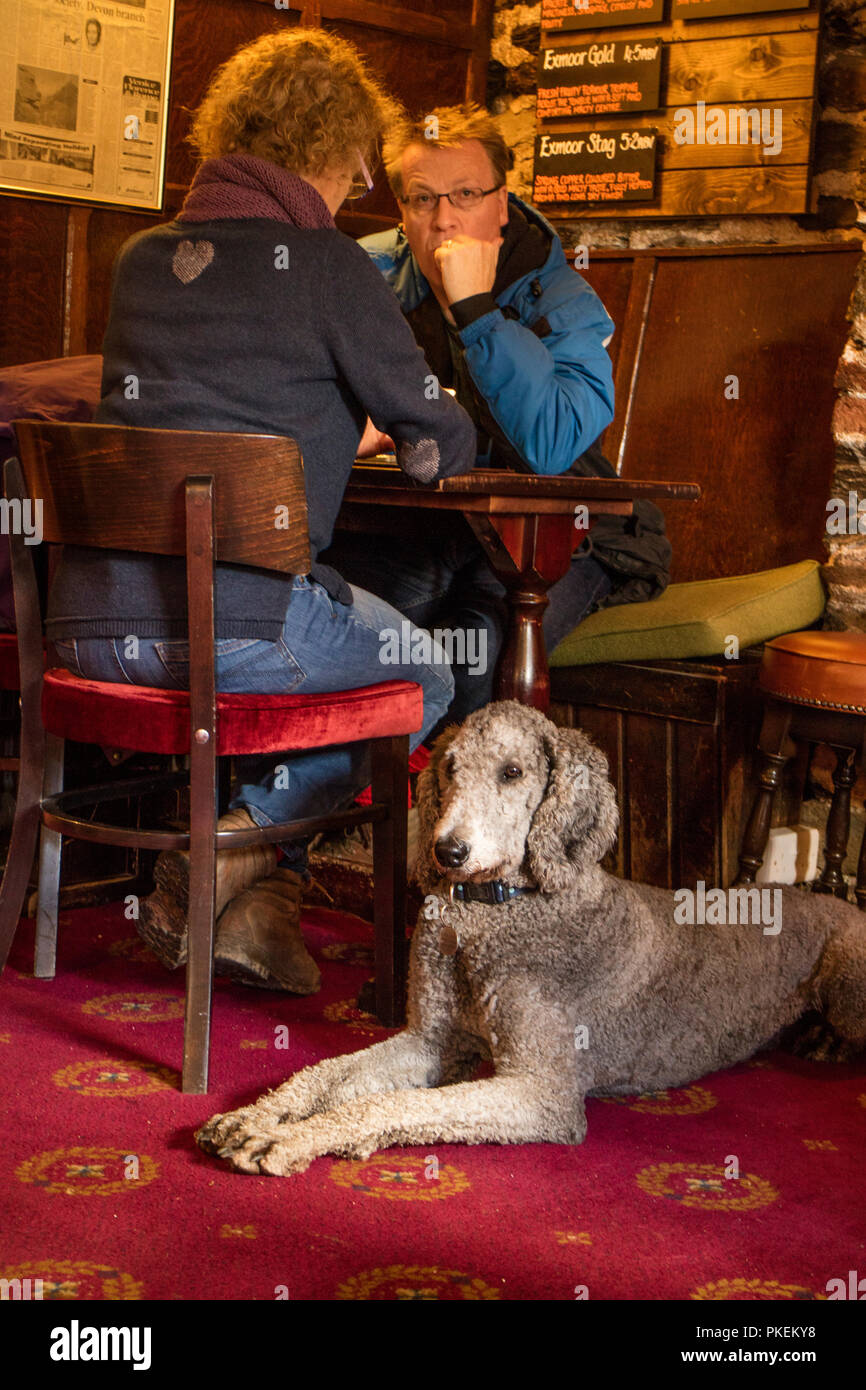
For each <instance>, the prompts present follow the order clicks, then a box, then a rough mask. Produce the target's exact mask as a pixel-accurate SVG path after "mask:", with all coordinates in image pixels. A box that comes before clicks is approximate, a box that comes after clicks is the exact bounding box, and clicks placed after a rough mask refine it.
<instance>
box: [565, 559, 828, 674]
mask: <svg viewBox="0 0 866 1390" xmlns="http://www.w3.org/2000/svg"><path fill="white" fill-rule="evenodd" d="M825 602H826V596H825V594H824V586H823V585H822V583H821V576H820V573H819V566H818V562H817V560H802V561H801V562H800V563H799V564H797V565H784V566H783V567H782V568H781V569H775V570H762V571H761V572H760V573H759V574H738V575H734V576H733V577H732V578H730V579H701V580H698V581H696V582H695V583H693V584H671V585H669V586H668V588H667V589H666V590H665V592H664V593H663V594H662V596H661V598H657V599H653V600H652V601H651V602H650V603H624V604H619V605H616V606H615V607H613V608H602V609H600V611H599V612H598V613H592V614H590V616H589V617H588V618H586V619H584V621H583V622H582V623H581V624H580V626H579V627H576V628H575V629H574V632H572V633H569V635H568V637H566V638H565V639H564V640H563V641H562V642H560V644H559V646H558V647H557V648H556V651H555V652H554V653H553V654H552V656H551V658H550V664H551V666H590V665H593V664H595V663H596V662H601V661H654V660H659V659H661V658H664V657H667V658H684V657H689V656H721V655H723V654H724V653H725V648H726V645H727V643H728V639H729V638H730V637H731V636H735V637H736V638H737V639H738V641H739V644H740V650H741V651H742V650H744V649H745V648H746V647H752V646H754V645H755V643H757V642H766V641H768V640H769V639H770V638H771V637H778V636H779V635H780V634H781V633H783V632H797V631H798V630H799V629H800V628H804V627H809V626H810V625H811V624H812V623H814V622H816V621H817V619H818V618H820V616H821V614H822V613H823V612H824V604H825Z"/></svg>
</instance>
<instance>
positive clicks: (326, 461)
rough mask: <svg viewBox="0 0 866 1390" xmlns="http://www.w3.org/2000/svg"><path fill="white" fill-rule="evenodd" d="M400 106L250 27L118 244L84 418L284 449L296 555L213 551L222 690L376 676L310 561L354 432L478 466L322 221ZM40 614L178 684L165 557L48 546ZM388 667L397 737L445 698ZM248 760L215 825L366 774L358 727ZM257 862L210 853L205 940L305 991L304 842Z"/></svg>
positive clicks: (325, 42) (399, 327) (79, 658)
mask: <svg viewBox="0 0 866 1390" xmlns="http://www.w3.org/2000/svg"><path fill="white" fill-rule="evenodd" d="M396 114H397V108H396V106H395V104H394V103H393V102H392V101H391V100H390V98H388V97H387V96H386V95H385V94H384V92H383V91H382V90H381V89H380V88H379V87H378V85H377V84H376V83H375V82H374V81H373V80H372V79H371V78H370V77H369V75H368V74H367V72H366V70H365V68H364V66H363V64H362V62H361V60H360V58H359V56H358V54H357V52H356V51H355V50H354V48H352V46H351V45H350V44H348V43H345V42H343V41H342V40H340V39H338V38H335V37H333V36H332V35H329V34H326V33H324V32H323V31H321V30H318V29H316V30H305V29H291V30H288V31H285V32H282V33H279V34H271V35H266V36H264V37H263V38H260V39H258V40H257V41H256V42H254V43H251V44H249V45H248V46H247V47H245V48H243V49H241V50H240V51H239V52H238V53H236V54H235V55H234V56H233V57H232V58H230V59H229V60H228V62H227V63H225V64H224V65H223V67H222V68H220V69H219V70H218V72H217V73H216V74H215V76H214V78H213V80H212V82H211V84H210V87H209V89H208V91H207V94H206V96H205V98H204V100H203V102H202V104H201V106H200V107H199V109H198V111H197V113H196V114H195V118H194V122H193V126H192V133H191V137H190V138H191V140H192V143H193V144H194V145H195V147H196V148H197V150H198V153H199V155H200V156H201V160H202V162H201V164H200V166H199V168H198V170H197V172H196V175H195V178H194V179H193V182H192V185H191V187H190V190H189V193H188V195H187V198H186V200H185V202H184V204H183V207H182V209H181V211H180V213H179V215H178V216H177V217H176V218H175V219H174V221H172V222H169V223H167V224H164V225H162V226H158V227H154V228H152V229H149V230H147V231H144V232H141V233H139V234H138V235H136V236H134V237H132V239H131V240H130V241H128V242H126V244H125V245H124V246H123V247H122V248H121V251H120V253H119V255H118V258H117V261H116V263H115V268H114V279H113V284H112V298H111V310H110V316H109V323H108V328H107V331H106V334H105V340H104V344H103V354H104V365H103V377H102V399H101V401H100V404H99V407H98V410H97V414H96V417H95V418H96V420H97V421H98V422H100V423H103V424H119V425H132V426H142V427H150V428H159V429H163V428H165V429H172V428H174V429H185V430H234V431H239V432H247V433H260V434H284V435H289V436H291V437H292V438H294V439H296V440H297V441H298V444H299V445H300V448H301V452H302V455H303V459H304V469H305V481H306V488H307V502H308V509H309V529H310V548H311V554H312V559H313V563H312V566H311V569H310V573H309V574H307V575H297V576H291V575H287V576H283V575H278V574H274V573H272V572H267V571H264V570H256V569H253V568H249V567H243V566H236V565H224V564H220V565H217V573H216V639H217V641H216V677H217V689H218V690H219V691H248V692H263V693H280V692H284V691H292V692H298V693H301V692H304V693H316V692H325V691H330V690H339V689H346V688H352V687H358V686H364V685H370V684H374V683H375V682H377V681H379V680H381V679H382V678H383V669H382V665H381V662H380V651H381V641H380V634H381V633H382V632H383V630H385V629H396V630H398V631H399V630H401V629H400V624H401V622H402V621H403V618H402V615H401V614H399V613H397V612H396V611H395V610H394V609H393V608H391V607H389V606H388V605H387V604H386V603H384V602H383V601H382V600H380V599H378V598H375V597H373V595H371V594H369V593H367V592H366V591H364V590H362V589H359V588H354V587H350V586H349V585H348V584H347V583H346V582H345V580H343V579H342V578H341V577H340V575H338V574H337V573H335V571H334V570H332V569H329V568H328V567H327V566H324V565H319V564H318V563H317V562H316V556H317V554H318V552H319V551H322V550H324V549H326V547H327V546H328V545H329V543H330V540H331V535H332V532H333V528H334V522H335V519H336V516H337V513H338V511H339V508H340V503H341V501H342V497H343V493H344V490H345V487H346V483H347V482H348V479H349V476H350V472H351V467H352V462H353V460H354V458H355V455H356V452H357V451H358V447H359V441H361V439H362V435H363V436H365V438H375V437H376V434H377V430H383V431H386V432H387V433H388V434H389V435H390V436H391V437H392V438H393V440H394V444H395V448H396V453H397V458H398V461H399V462H400V464H401V466H402V467H403V468H404V469H405V471H406V472H407V473H409V474H410V475H411V476H413V477H415V478H416V479H418V480H421V481H425V482H428V481H432V480H433V479H435V478H440V477H445V476H447V475H449V474H453V473H461V472H465V471H467V470H468V469H470V468H471V467H472V464H473V462H474V454H475V434H474V429H473V427H472V425H471V422H470V420H469V417H468V416H467V415H466V414H465V413H464V412H463V410H462V409H461V408H460V407H459V406H458V405H456V403H455V402H454V401H453V400H452V399H451V397H450V396H449V395H448V394H447V393H445V392H442V393H441V394H439V395H438V396H437V397H436V398H435V399H432V400H431V399H428V396H429V395H430V394H431V393H430V392H429V390H428V389H427V386H428V384H429V375H428V368H427V365H426V363H425V361H424V358H423V356H422V354H421V352H420V351H419V349H418V348H417V347H416V346H415V342H414V339H413V337H412V334H411V332H410V330H409V328H408V326H407V325H406V323H405V322H404V320H403V316H402V314H401V312H400V309H399V306H398V304H397V301H396V299H395V298H394V295H393V294H392V292H391V290H390V289H389V288H388V286H387V284H386V283H385V281H384V280H383V279H382V276H381V275H380V274H379V272H378V271H377V270H376V268H375V267H374V266H373V264H372V263H371V261H370V259H369V257H368V256H367V255H366V253H365V252H364V251H362V250H361V249H360V247H358V246H357V245H356V244H355V242H354V241H352V240H351V239H350V238H349V237H346V236H344V235H343V234H342V233H340V232H338V231H337V229H336V227H335V225H334V213H335V212H336V211H337V209H338V208H339V207H340V205H341V203H342V202H343V200H344V199H345V198H346V197H347V196H349V195H350V194H351V192H352V191H353V188H358V187H360V189H361V190H365V189H366V187H367V186H368V184H369V175H368V174H367V172H366V171H367V166H368V164H369V163H370V162H371V161H372V159H373V155H374V152H375V150H376V146H377V143H378V141H379V139H380V137H381V135H382V134H383V132H384V131H385V130H386V129H387V128H388V126H389V124H390V123H391V122H392V120H393V119H394V117H395V115H396ZM370 417H371V418H372V420H373V421H375V427H373V426H371V425H370ZM48 633H49V637H50V638H51V639H52V640H53V641H54V642H55V643H56V645H57V648H58V652H59V654H60V657H61V660H63V661H64V662H65V663H66V665H67V666H68V667H69V668H70V669H71V670H73V671H75V672H76V673H78V674H80V675H83V676H85V677H89V678H92V679H96V680H109V681H129V682H131V683H132V684H135V685H151V686H158V687H164V688H165V687H168V688H176V689H186V688H188V678H189V666H188V655H189V652H188V644H187V615H186V587H185V572H184V562H183V560H175V559H172V558H165V557H155V556H147V555H134V554H131V553H127V552H120V551H94V550H86V549H76V548H68V549H67V550H66V552H65V554H64V557H63V561H62V564H61V567H60V570H59V572H58V576H57V579H56V581H55V584H54V587H53V590H52V595H51V602H50V606H49V622H48ZM130 635H134V636H135V637H136V638H137V639H138V640H137V642H136V643H130V642H129V641H128V640H126V639H128V638H129V637H130ZM406 649H407V651H411V647H410V646H408V645H407V647H406ZM130 650H135V651H136V653H137V654H136V656H135V657H134V658H133V657H130V656H129V655H128V652H129V651H130ZM437 655H442V654H441V653H438V652H437ZM386 674H387V676H388V677H389V678H395V679H401V678H402V679H408V680H413V681H417V682H418V683H419V684H420V685H421V687H422V689H423V693H424V723H423V727H422V729H421V730H420V732H419V733H418V734H417V735H415V739H414V742H415V744H416V745H417V744H418V743H420V742H421V741H422V739H423V738H424V736H425V735H426V733H427V732H428V731H429V730H430V729H431V728H432V727H433V726H434V725H435V724H436V723H437V721H438V720H439V719H440V718H441V716H442V715H443V714H444V713H445V710H446V709H447V707H448V705H449V703H450V701H451V697H452V693H453V681H452V678H451V672H450V670H449V667H448V665H447V662H445V661H444V660H443V661H441V662H439V661H435V662H431V663H430V664H429V665H417V664H410V663H408V662H407V663H406V665H405V666H394V665H389V667H388V670H387V673H386ZM267 763H268V765H267V766H264V765H263V764H262V761H261V760H260V761H259V763H258V764H257V765H256V766H255V767H245V768H244V769H243V771H242V773H241V779H240V780H241V785H240V786H239V787H238V788H237V789H236V794H235V796H234V799H233V801H232V804H231V809H230V811H229V812H228V814H227V815H226V816H224V817H223V818H222V819H221V821H220V827H221V828H226V829H228V828H248V827H249V826H250V825H252V824H256V825H259V826H265V825H273V824H279V823H281V822H285V821H290V820H294V819H301V818H302V817H305V816H313V815H320V814H326V813H327V812H329V811H332V810H333V809H334V808H335V807H336V806H338V805H341V804H344V803H346V802H348V801H349V800H351V798H352V797H353V796H354V795H355V794H357V792H358V791H359V790H361V788H363V787H364V786H365V785H366V784H367V782H368V781H369V758H368V754H367V750H366V747H365V745H363V744H352V745H347V746H344V747H341V748H336V749H330V750H326V751H324V752H311V753H309V754H303V755H296V756H290V755H286V756H284V757H283V758H282V759H281V758H279V757H277V758H273V757H272V758H270V759H269V760H267ZM276 864H277V854H276V851H275V850H274V849H273V848H271V847H269V846H257V847H254V848H251V849H242V850H233V851H223V852H221V853H220V854H219V855H218V857H217V883H216V893H217V901H216V910H217V913H218V914H221V915H219V916H218V921H217V945H216V959H217V962H218V963H221V965H222V968H223V969H224V970H226V971H227V972H228V973H234V974H236V975H237V976H238V977H239V978H244V979H247V980H250V981H251V982H254V983H257V984H265V985H270V986H271V987H273V988H279V989H287V990H292V991H294V992H297V993H312V992H314V991H315V990H317V989H318V987H319V972H318V969H317V968H316V966H315V964H314V963H313V961H312V959H311V958H310V956H309V955H308V954H307V951H306V949H305V947H304V944H303V940H302V937H301V933H300V928H299V903H300V892H301V888H302V887H303V884H304V882H305V879H306V845H305V844H301V843H295V844H291V845H287V846H284V847H283V859H282V862H281V865H280V867H279V868H277V867H276ZM155 877H156V880H157V884H158V885H159V887H158V890H157V892H156V893H154V894H153V896H152V897H151V898H150V899H148V900H147V902H146V903H145V904H143V905H142V909H141V916H140V920H139V927H140V929H141V930H142V933H143V934H144V935H145V937H146V939H148V940H149V941H150V942H158V941H160V940H161V941H163V942H165V941H166V940H167V939H173V942H174V945H173V947H172V950H171V951H169V952H165V955H166V958H168V957H169V956H170V957H171V959H173V960H174V961H179V960H180V959H182V958H183V956H184V954H185V951H184V945H185V942H184V934H185V931H186V910H187V906H188V859H187V856H186V855H183V854H180V853H167V854H163V855H161V856H160V858H159V860H158V861H157V866H156V870H155Z"/></svg>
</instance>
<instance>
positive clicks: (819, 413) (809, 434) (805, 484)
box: [551, 244, 860, 887]
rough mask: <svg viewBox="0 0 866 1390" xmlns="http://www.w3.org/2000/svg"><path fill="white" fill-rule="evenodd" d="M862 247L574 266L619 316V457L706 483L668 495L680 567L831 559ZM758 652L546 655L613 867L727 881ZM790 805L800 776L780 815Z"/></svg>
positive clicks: (647, 256) (698, 573)
mask: <svg viewBox="0 0 866 1390" xmlns="http://www.w3.org/2000/svg"><path fill="white" fill-rule="evenodd" d="M859 257H860V249H859V246H857V245H851V244H845V245H830V246H808V247H807V246H802V247H801V246H795V247H736V248H734V247H732V248H727V247H723V248H708V249H703V248H702V249H700V250H692V249H689V250H661V251H624V252H598V253H592V254H591V255H590V259H589V265H588V267H587V268H586V269H583V270H581V273H582V274H583V275H584V276H585V278H586V279H587V280H588V281H589V283H590V284H591V285H592V286H593V288H594V289H595V290H596V291H597V292H598V294H599V295H600V296H601V298H602V299H603V301H604V303H605V305H606V307H607V309H608V311H609V313H610V314H611V317H612V318H613V319H614V322H615V323H616V324H617V332H616V333H615V335H614V337H613V339H612V341H611V343H610V348H609V350H610V353H611V356H612V359H613V362H614V370H615V380H616V392H617V413H616V418H615V419H614V421H613V423H612V424H611V426H610V427H609V429H608V430H607V432H606V434H605V436H604V439H603V441H602V442H603V446H604V449H605V452H606V454H607V456H608V457H609V458H610V459H611V461H612V462H613V463H614V464H615V466H616V467H617V469H618V471H619V472H620V473H621V474H622V475H623V476H625V477H629V476H640V477H646V478H671V479H677V478H682V479H688V480H689V481H694V482H697V483H699V484H700V486H701V500H700V501H699V502H697V503H689V504H688V505H687V506H686V505H683V504H678V503H676V502H671V503H666V504H665V507H664V511H665V515H666V518H667V524H668V533H669V535H670V538H671V541H672V544H673V549H674V559H673V567H672V574H673V580H674V582H677V583H682V582H687V581H690V580H696V579H715V578H723V577H728V576H732V575H739V574H746V573H751V572H754V571H758V570H767V569H772V568H775V567H777V566H782V565H789V564H793V563H795V562H797V561H801V560H804V559H810V558H811V559H815V560H823V558H824V551H823V546H822V540H823V536H824V524H825V518H826V506H825V504H826V502H827V499H828V497H829V496H830V495H831V493H832V477H833V460H834V448H833V435H832V429H831V417H832V412H833V406H834V402H835V390H834V386H833V378H834V375H835V371H836V365H837V362H838V359H839V357H840V355H841V352H842V348H843V346H844V342H845V338H846V336H847V334H846V323H845V311H846V308H847V304H848V300H849V298H850V294H851V291H852V289H853V284H854V274H855V268H856V266H857V263H858V260H859ZM726 391H727V394H726ZM794 625H798V624H797V623H795V624H794ZM578 631H579V629H578ZM759 656H760V649H751V650H748V649H747V650H744V651H741V653H740V656H739V660H735V661H732V660H726V659H724V657H723V656H722V655H721V652H720V655H719V657H717V658H713V657H712V656H709V657H708V656H706V655H701V657H700V658H699V659H690V658H689V657H688V656H687V655H686V654H684V655H683V657H682V658H681V659H678V660H670V659H668V660H659V661H652V662H649V661H647V662H641V661H633V662H625V661H619V662H616V663H610V664H598V665H593V666H587V665H582V666H570V667H564V668H563V667H560V668H558V669H552V671H551V691H552V698H553V702H554V703H553V706H552V710H551V714H552V717H553V718H554V719H556V720H557V722H560V723H563V724H574V723H580V724H581V725H582V727H584V728H586V730H587V732H588V733H589V734H590V735H591V737H593V738H594V739H595V741H596V742H597V743H598V744H599V746H600V747H601V748H602V749H603V750H604V752H605V753H606V754H607V757H608V760H609V762H610V766H611V775H612V778H613V780H614V782H615V784H616V786H617V792H618V797H619V805H620V817H621V826H620V835H619V843H618V847H617V850H616V852H615V856H614V857H613V861H612V867H613V868H614V869H615V870H616V871H617V872H619V873H622V874H623V875H625V876H627V877H631V878H635V879H640V880H642V881H643V882H646V883H655V884H659V885H660V886H665V887H677V886H679V885H681V884H683V883H689V882H695V881H696V880H698V879H701V878H702V879H704V880H705V882H706V883H707V884H711V883H712V884H713V885H716V886H724V887H726V886H727V885H728V884H730V883H731V882H732V881H733V878H734V876H735V873H736V868H737V851H738V846H739V841H740V836H741V834H742V830H743V827H744V824H745V818H746V816H747V814H748V809H749V805H750V800H751V795H752V787H751V776H752V752H753V749H754V741H755V736H756V732H757V729H758V728H759V726H760V708H761V702H760V698H759V695H758V691H757V685H756V678H757V669H758V659H759ZM796 815H797V797H796V781H792V783H791V785H790V787H789V794H788V796H787V797H784V798H782V800H781V802H780V803H779V805H778V806H777V808H776V816H777V823H785V822H787V821H789V820H790V819H791V818H792V817H793V818H794V819H796Z"/></svg>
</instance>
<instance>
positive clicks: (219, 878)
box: [153, 808, 277, 917]
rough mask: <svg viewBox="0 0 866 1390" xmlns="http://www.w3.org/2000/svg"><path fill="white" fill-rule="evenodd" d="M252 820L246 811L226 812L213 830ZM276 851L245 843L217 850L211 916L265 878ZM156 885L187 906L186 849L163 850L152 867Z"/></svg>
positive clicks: (242, 826)
mask: <svg viewBox="0 0 866 1390" xmlns="http://www.w3.org/2000/svg"><path fill="white" fill-rule="evenodd" d="M255 824H256V822H255V821H254V820H253V818H252V816H251V815H250V814H249V812H248V811H244V810H243V809H240V808H239V809H238V810H236V811H226V813H225V815H224V816H220V818H219V820H218V821H217V830H249V829H251V828H254V827H255ZM276 863H277V851H276V848H275V847H274V846H273V845H265V844H260V845H248V846H247V847H246V848H245V849H221V850H219V851H218V852H217V857H216V900H215V903H214V916H216V917H219V915H220V913H221V912H222V910H223V908H224V907H225V906H226V904H227V903H230V902H231V900H232V898H234V897H236V896H237V894H238V893H241V892H243V890H244V889H245V888H249V887H250V885H251V884H253V883H258V881H259V879H260V878H267V876H268V874H269V873H271V872H272V870H273V869H274V868H275V867H276ZM153 877H154V880H155V882H156V884H157V887H159V888H162V889H163V890H164V892H166V893H168V894H170V895H171V897H173V898H174V899H175V901H176V902H177V903H178V905H179V906H180V907H182V908H183V909H184V911H187V910H188V908H189V855H188V854H187V852H186V850H182V849H167V850H164V851H163V853H162V854H161V855H160V856H159V858H158V859H157V861H156V863H155V864H154V866H153Z"/></svg>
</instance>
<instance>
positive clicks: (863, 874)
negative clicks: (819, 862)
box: [854, 830, 866, 912]
mask: <svg viewBox="0 0 866 1390" xmlns="http://www.w3.org/2000/svg"><path fill="white" fill-rule="evenodd" d="M854 897H855V898H856V899H857V906H858V907H859V909H860V911H861V912H866V830H864V832H863V839H862V840H861V841H860V858H859V859H858V861H857V887H856V888H855V889H854Z"/></svg>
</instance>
